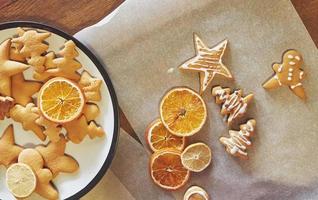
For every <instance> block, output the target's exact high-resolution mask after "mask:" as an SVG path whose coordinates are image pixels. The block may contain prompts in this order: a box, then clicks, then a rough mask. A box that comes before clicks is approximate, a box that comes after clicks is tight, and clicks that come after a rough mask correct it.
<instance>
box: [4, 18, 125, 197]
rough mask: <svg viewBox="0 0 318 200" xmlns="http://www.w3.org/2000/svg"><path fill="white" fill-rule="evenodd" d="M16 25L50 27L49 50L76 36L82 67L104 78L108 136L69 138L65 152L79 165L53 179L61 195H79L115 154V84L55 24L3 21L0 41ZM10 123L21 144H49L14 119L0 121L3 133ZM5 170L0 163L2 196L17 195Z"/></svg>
mask: <svg viewBox="0 0 318 200" xmlns="http://www.w3.org/2000/svg"><path fill="white" fill-rule="evenodd" d="M16 27H33V28H37V29H42V30H48V31H50V32H51V33H52V35H51V36H50V37H49V38H48V39H47V40H46V41H47V42H48V43H49V44H50V47H49V50H48V51H54V52H58V50H59V49H60V48H61V47H62V46H63V44H64V42H65V41H66V40H70V39H71V40H73V41H74V42H75V43H76V45H77V50H78V52H79V56H78V57H77V60H78V61H80V62H81V64H82V66H83V68H82V69H81V70H80V71H82V70H83V69H85V70H87V71H88V72H90V73H91V74H92V75H93V76H95V77H97V78H99V79H101V80H103V85H102V87H101V92H102V101H101V102H99V103H98V106H99V108H100V110H101V114H100V116H99V117H98V119H97V120H96V122H97V123H98V124H100V125H101V126H102V127H103V129H104V130H105V132H106V137H103V138H96V139H93V140H91V139H89V138H88V137H86V138H85V139H84V141H83V142H82V143H80V144H73V143H71V142H69V143H68V144H67V147H66V153H67V154H69V155H71V156H73V157H74V158H75V159H76V160H77V161H78V163H79V166H80V169H79V170H78V172H77V173H74V174H66V173H60V174H59V175H58V176H57V177H56V178H55V179H54V180H53V183H54V185H55V186H56V188H57V189H58V191H59V198H60V199H79V198H80V197H81V196H83V195H84V194H86V193H87V192H88V191H89V190H91V189H92V188H93V187H94V186H95V185H96V184H97V183H98V182H99V180H100V179H101V178H102V177H103V175H104V174H105V172H106V170H107V168H108V167H109V165H110V163H111V161H112V158H113V156H114V151H115V148H116V142H117V134H118V125H119V121H118V120H119V119H118V106H117V99H116V95H115V92H114V89H113V86H112V84H111V81H110V79H109V77H108V75H107V73H106V71H105V70H104V68H103V67H102V65H101V64H100V63H99V61H98V60H97V58H96V57H95V56H94V55H93V54H92V53H91V52H90V51H89V50H88V49H87V48H86V47H85V46H84V45H82V44H81V43H80V42H79V41H77V40H76V39H75V38H73V37H72V36H70V35H68V34H66V33H64V32H62V31H60V30H57V29H55V28H52V27H48V26H46V25H42V24H37V23H32V22H12V23H6V24H0V42H2V41H4V40H5V39H7V38H9V37H12V36H13V35H15V34H16ZM31 72H32V70H31V69H28V70H27V71H25V72H24V74H25V77H26V79H30V78H31V77H32V73H31ZM11 123H12V124H13V125H14V133H15V140H16V143H17V144H18V145H21V146H33V145H38V144H46V143H47V142H48V140H47V141H45V142H44V143H43V142H42V141H41V140H39V139H38V138H37V137H36V136H35V134H34V133H32V132H31V131H25V130H23V129H22V126H21V124H20V123H16V122H14V121H13V120H11V119H5V120H4V121H0V135H2V133H3V131H4V129H5V128H6V127H7V126H8V125H9V124H11ZM0 156H1V155H0ZM5 172H6V169H5V167H3V166H0V199H2V200H11V199H15V198H14V197H13V196H12V195H11V194H10V192H9V191H8V190H7V188H6V184H5ZM28 199H32V200H33V199H41V198H40V197H39V195H37V194H33V195H32V196H31V197H30V198H28Z"/></svg>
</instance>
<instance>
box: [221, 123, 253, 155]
mask: <svg viewBox="0 0 318 200" xmlns="http://www.w3.org/2000/svg"><path fill="white" fill-rule="evenodd" d="M255 126H256V121H255V120H254V119H251V120H248V121H247V123H246V124H242V125H241V126H240V131H234V130H230V131H229V134H230V137H221V138H220V142H221V143H222V144H223V145H224V146H225V149H226V151H227V152H228V153H229V154H231V155H232V156H236V157H239V158H241V159H244V160H246V159H248V154H247V148H249V147H250V146H251V145H252V142H251V141H250V137H251V136H253V135H254V132H255Z"/></svg>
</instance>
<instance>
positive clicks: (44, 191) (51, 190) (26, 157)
mask: <svg viewBox="0 0 318 200" xmlns="http://www.w3.org/2000/svg"><path fill="white" fill-rule="evenodd" d="M18 162H19V163H24V164H26V165H28V166H30V167H31V168H32V170H33V171H34V172H35V175H36V178H37V184H36V188H35V192H36V193H38V194H39V195H40V196H42V197H44V198H46V199H52V200H55V199H58V196H59V194H58V192H57V190H56V189H55V187H54V186H53V184H52V182H51V181H52V179H53V174H52V172H51V171H50V170H49V169H47V168H44V161H43V158H42V156H41V154H40V153H39V152H38V151H36V150H35V149H24V150H23V151H22V152H21V153H20V155H19V158H18Z"/></svg>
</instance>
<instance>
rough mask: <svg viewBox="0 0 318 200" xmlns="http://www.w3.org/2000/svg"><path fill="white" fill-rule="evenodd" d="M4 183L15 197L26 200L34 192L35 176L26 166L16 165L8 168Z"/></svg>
mask: <svg viewBox="0 0 318 200" xmlns="http://www.w3.org/2000/svg"><path fill="white" fill-rule="evenodd" d="M6 183H7V187H8V189H9V190H10V192H11V193H12V194H13V195H14V196H15V197H17V198H26V197H28V196H30V195H31V194H32V193H33V191H34V190H35V187H36V176H35V174H34V172H33V171H32V169H31V167H29V166H28V165H26V164H23V163H16V164H13V165H11V166H10V167H9V168H8V170H7V173H6Z"/></svg>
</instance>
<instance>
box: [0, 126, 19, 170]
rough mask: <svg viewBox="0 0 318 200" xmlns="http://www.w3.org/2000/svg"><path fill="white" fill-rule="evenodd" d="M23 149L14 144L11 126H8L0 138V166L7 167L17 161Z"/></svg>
mask: <svg viewBox="0 0 318 200" xmlns="http://www.w3.org/2000/svg"><path fill="white" fill-rule="evenodd" d="M22 150H23V149H22V148H21V147H19V146H17V145H15V142H14V134H13V125H12V124H11V125H9V126H8V127H7V128H6V130H5V131H4V133H3V135H2V136H1V138H0V155H1V156H0V165H4V166H6V167H7V166H9V165H10V164H11V163H12V162H13V161H15V160H17V159H18V156H19V154H20V152H21V151H22Z"/></svg>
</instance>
